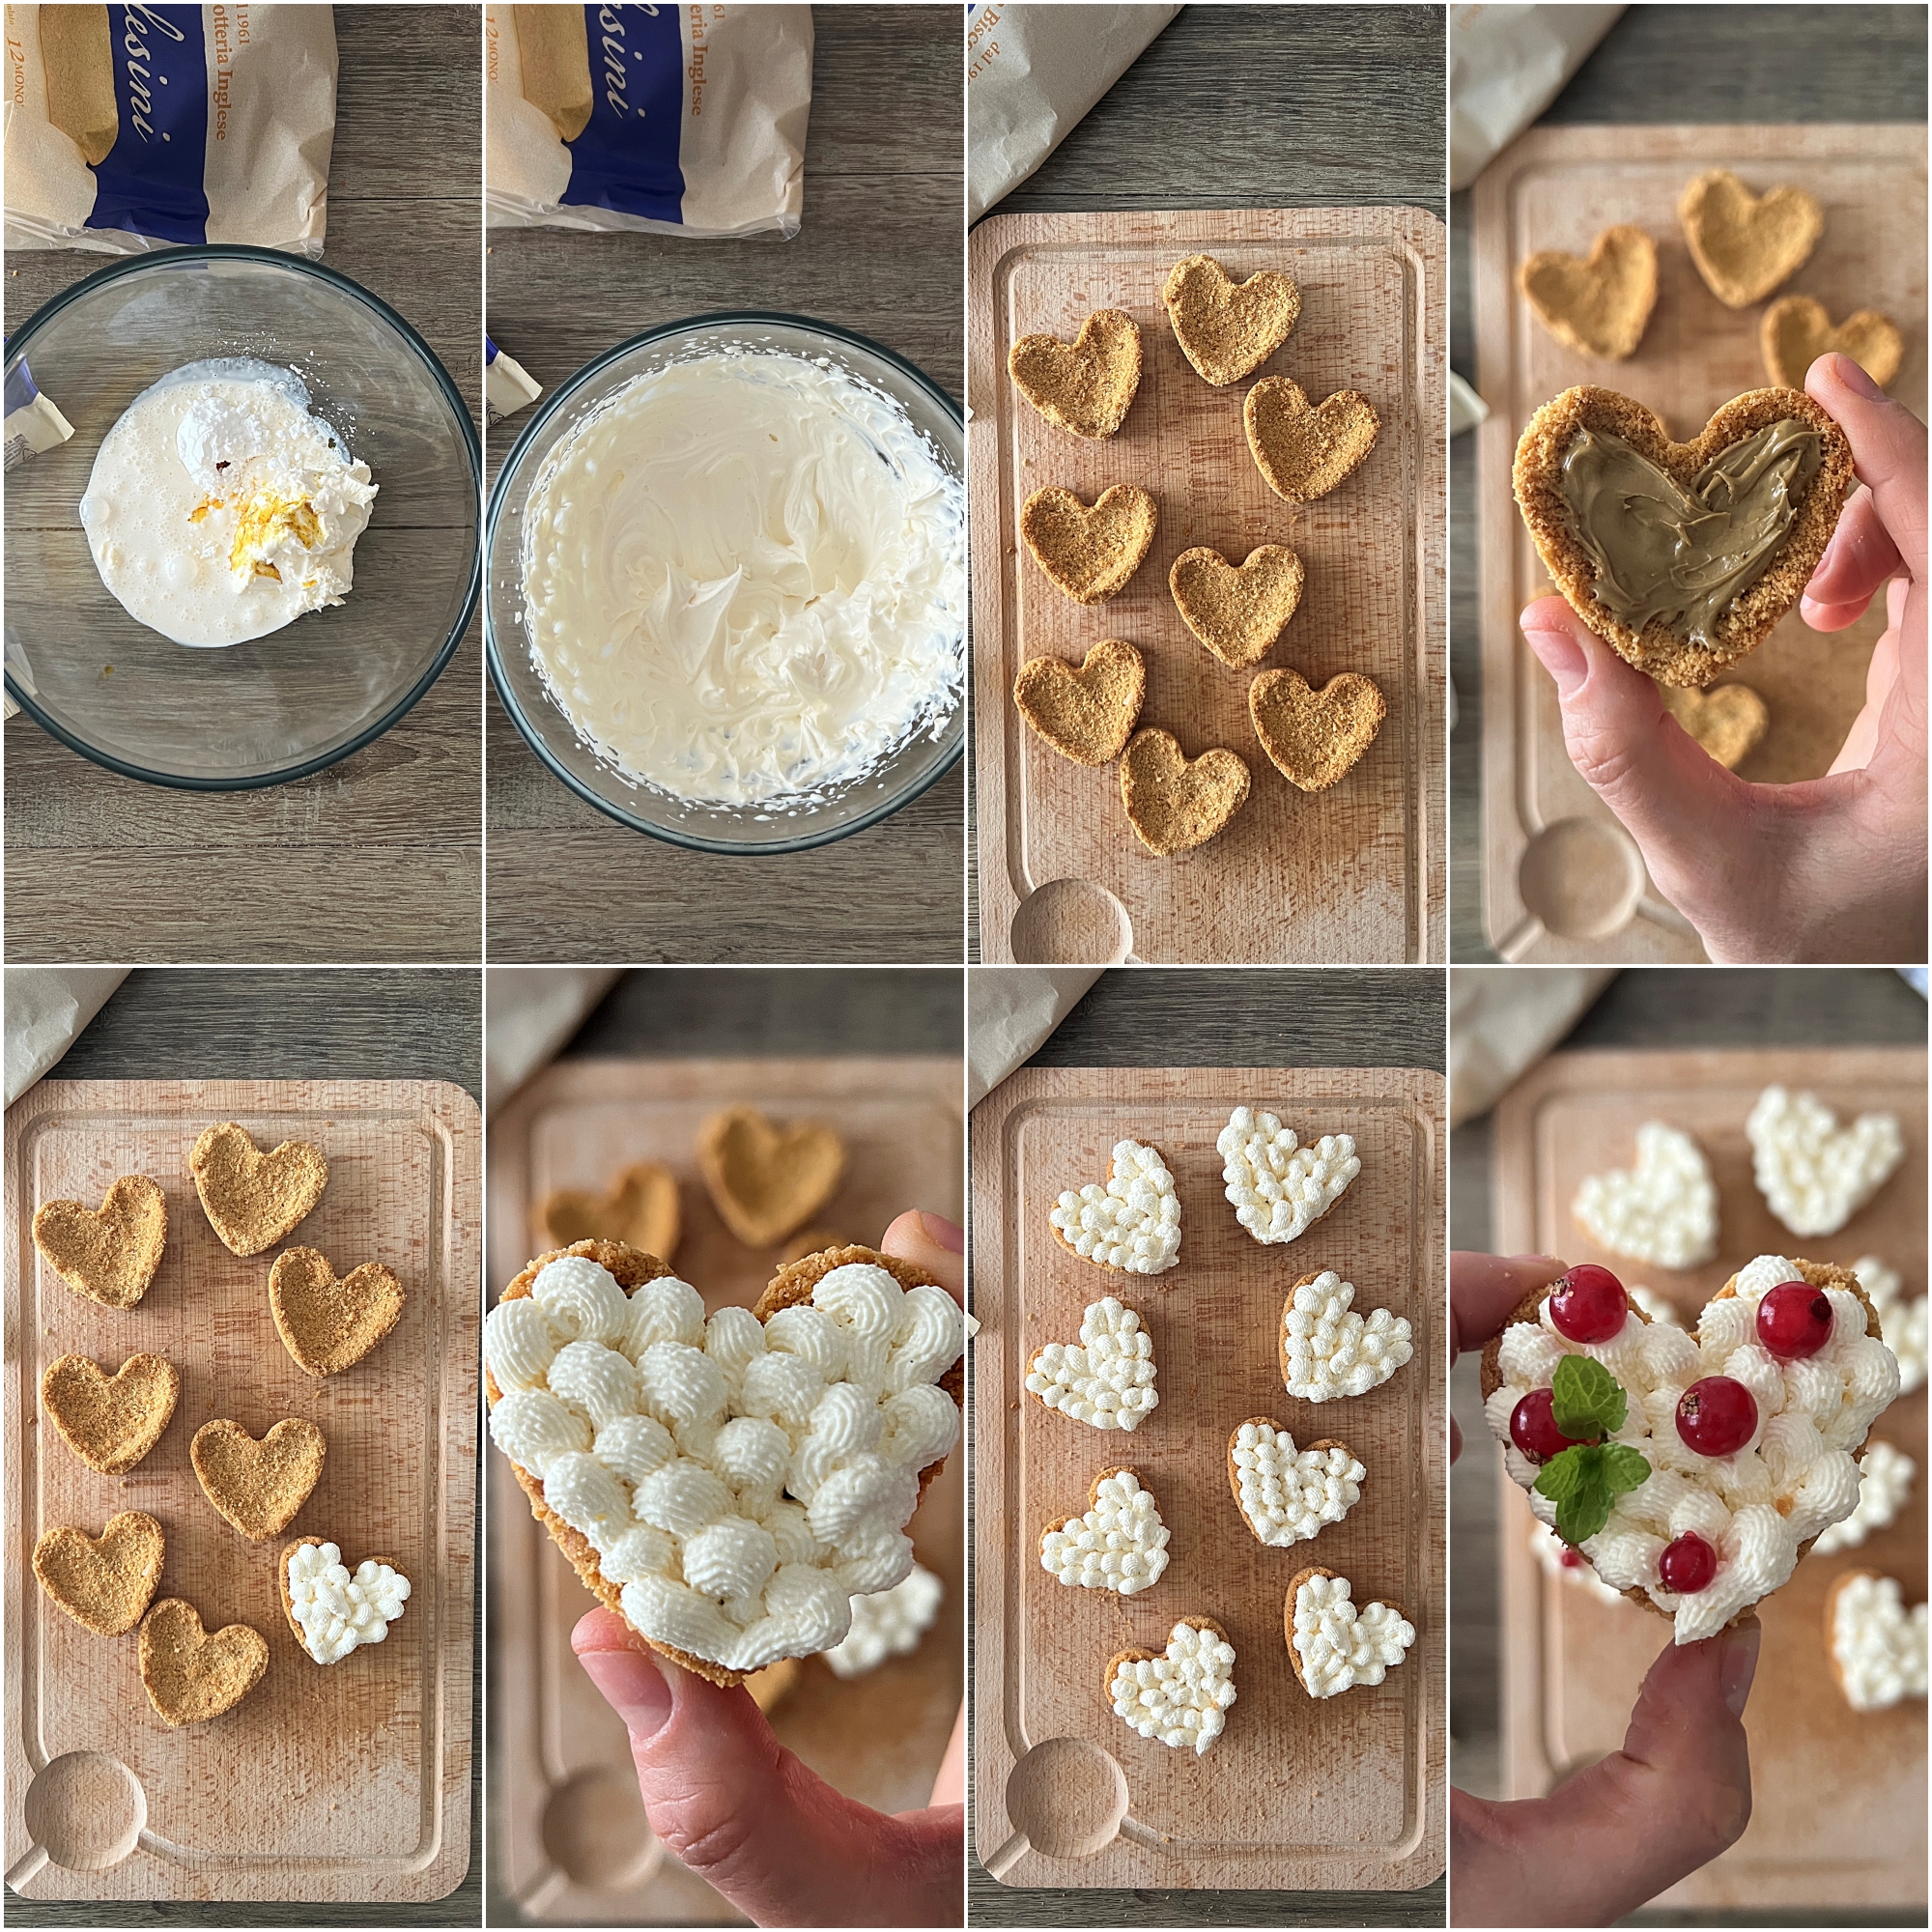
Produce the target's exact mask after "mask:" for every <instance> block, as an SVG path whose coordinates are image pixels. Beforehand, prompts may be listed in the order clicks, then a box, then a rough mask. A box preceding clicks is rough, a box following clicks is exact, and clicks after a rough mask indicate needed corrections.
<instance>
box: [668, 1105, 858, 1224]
mask: <svg viewBox="0 0 1932 1932" xmlns="http://www.w3.org/2000/svg"><path fill="white" fill-rule="evenodd" d="M697 1164H698V1168H699V1170H700V1172H701V1173H702V1174H703V1176H704V1184H705V1186H706V1187H707V1188H708V1189H709V1190H710V1193H711V1199H712V1202H713V1205H714V1206H715V1207H716V1208H717V1209H718V1212H719V1216H720V1218H721V1219H722V1220H723V1221H724V1223H725V1226H726V1227H727V1228H729V1229H730V1231H731V1232H732V1233H733V1234H734V1235H736V1236H737V1237H738V1238H739V1239H740V1240H741V1241H743V1242H744V1243H745V1245H746V1246H747V1247H748V1248H770V1247H776V1246H777V1244H778V1243H779V1242H780V1241H781V1240H783V1239H784V1237H785V1236H787V1235H789V1234H790V1233H791V1232H792V1231H793V1230H794V1229H795V1228H802V1227H803V1226H804V1225H805V1224H806V1222H808V1221H809V1220H810V1219H811V1217H812V1216H813V1215H814V1214H816V1213H817V1212H818V1210H819V1209H820V1208H823V1207H824V1206H825V1204H826V1203H827V1202H828V1201H829V1200H831V1198H832V1194H833V1190H834V1189H835V1188H837V1187H838V1181H839V1179H840V1177H841V1176H842V1175H843V1174H844V1172H845V1143H844V1142H843V1141H842V1140H840V1139H839V1137H838V1135H837V1134H836V1133H834V1132H833V1131H832V1129H831V1128H830V1127H827V1126H821V1125H820V1124H819V1122H816V1121H799V1122H794V1123H792V1124H791V1125H788V1126H783V1127H780V1126H775V1125H774V1124H773V1123H772V1122H770V1121H768V1120H767V1119H766V1118H765V1117H764V1115H763V1114H761V1113H759V1112H758V1110H757V1109H756V1108H755V1107H727V1108H725V1111H724V1112H723V1113H722V1114H714V1115H713V1116H712V1117H711V1118H710V1120H708V1121H706V1122H705V1123H704V1125H703V1127H702V1128H701V1129H700V1130H699V1132H698V1136H697Z"/></svg>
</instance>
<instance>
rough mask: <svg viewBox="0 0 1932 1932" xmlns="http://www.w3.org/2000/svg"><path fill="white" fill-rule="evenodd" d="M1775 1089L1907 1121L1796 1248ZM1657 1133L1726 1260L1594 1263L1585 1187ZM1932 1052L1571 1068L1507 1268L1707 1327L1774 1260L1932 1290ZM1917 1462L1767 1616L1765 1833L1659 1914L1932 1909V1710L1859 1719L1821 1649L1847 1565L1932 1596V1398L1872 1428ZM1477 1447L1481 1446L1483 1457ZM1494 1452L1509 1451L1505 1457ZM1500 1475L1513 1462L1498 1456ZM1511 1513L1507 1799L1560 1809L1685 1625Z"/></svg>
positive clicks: (1600, 1254) (1753, 1710) (1506, 1583)
mask: <svg viewBox="0 0 1932 1932" xmlns="http://www.w3.org/2000/svg"><path fill="white" fill-rule="evenodd" d="M1773 1081H1781V1082H1782V1083H1784V1084H1785V1085H1786V1086H1788V1087H1792V1088H1797V1089H1807V1090H1809V1091H1810V1092H1812V1093H1814V1094H1817V1095H1818V1097H1819V1098H1820V1099H1821V1100H1823V1101H1824V1102H1825V1104H1826V1105H1827V1106H1829V1107H1832V1108H1833V1109H1834V1110H1835V1111H1836V1113H1837V1114H1838V1117H1839V1119H1840V1120H1841V1121H1849V1120H1850V1119H1851V1118H1852V1117H1853V1116H1855V1115H1856V1114H1859V1113H1865V1112H1870V1111H1872V1110H1875V1109H1876V1110H1881V1111H1887V1112H1892V1113H1896V1115H1897V1116H1898V1120H1899V1124H1900V1125H1901V1126H1902V1127H1903V1128H1904V1130H1905V1145H1906V1152H1905V1159H1904V1161H1903V1162H1902V1163H1901V1164H1900V1166H1899V1168H1898V1171H1897V1172H1896V1173H1895V1174H1894V1175H1893V1176H1892V1178H1891V1179H1889V1181H1887V1182H1886V1184H1885V1186H1884V1187H1883V1188H1882V1189H1881V1190H1880V1191H1879V1193H1878V1194H1877V1195H1876V1196H1875V1197H1874V1198H1873V1199H1872V1200H1871V1201H1870V1202H1868V1203H1867V1204H1866V1206H1865V1207H1864V1208H1862V1209H1861V1210H1860V1212H1859V1213H1858V1214H1856V1215H1855V1216H1854V1217H1853V1218H1852V1220H1851V1221H1850V1222H1848V1223H1847V1224H1846V1226H1845V1227H1844V1228H1843V1229H1842V1230H1841V1231H1840V1232H1839V1233H1838V1234H1836V1235H1834V1236H1829V1237H1828V1236H1809V1237H1804V1236H1795V1235H1792V1234H1790V1233H1789V1232H1788V1231H1787V1230H1786V1229H1784V1228H1783V1227H1782V1226H1781V1225H1780V1224H1779V1223H1778V1222H1777V1221H1776V1219H1775V1218H1774V1217H1773V1215H1772V1213H1771V1210H1770V1208H1767V1207H1766V1205H1765V1203H1764V1201H1763V1199H1762V1198H1761V1197H1760V1195H1759V1194H1758V1192H1757V1188H1756V1185H1755V1183H1754V1181H1753V1180H1752V1178H1751V1160H1750V1146H1749V1143H1748V1142H1747V1140H1746V1138H1745V1126H1744V1123H1745V1118H1746V1116H1747V1114H1748V1113H1749V1111H1750V1108H1751V1104H1752V1102H1753V1101H1754V1100H1755V1099H1756V1098H1757V1095H1758V1094H1760V1093H1761V1092H1762V1091H1763V1089H1764V1088H1765V1087H1767V1086H1768V1085H1770V1084H1771V1083H1772V1082H1773ZM1650 1120H1662V1121H1667V1122H1670V1123H1671V1124H1672V1125H1673V1126H1680V1127H1685V1128H1688V1129H1689V1130H1690V1132H1691V1133H1693V1134H1695V1135H1696V1137H1697V1139H1698V1141H1699V1142H1700V1143H1701V1145H1702V1146H1703V1148H1704V1151H1705V1153H1706V1156H1707V1157H1708V1158H1709V1160H1710V1163H1711V1171H1712V1177H1713V1179H1715V1180H1716V1181H1717V1183H1718V1193H1719V1243H1720V1245H1719V1260H1717V1261H1715V1262H1713V1263H1711V1264H1708V1265H1707V1266H1704V1267H1700V1268H1690V1269H1686V1270H1684V1271H1682V1272H1672V1271H1670V1270H1668V1269H1663V1268H1652V1267H1650V1266H1648V1265H1647V1264H1644V1263H1641V1262H1625V1261H1620V1260H1619V1259H1618V1258H1617V1257H1616V1256H1614V1255H1611V1254H1608V1253H1606V1252H1605V1251H1603V1250H1601V1249H1598V1248H1596V1247H1594V1246H1593V1245H1592V1244H1591V1243H1590V1242H1589V1240H1588V1238H1587V1237H1586V1236H1584V1235H1583V1234H1582V1233H1581V1231H1580V1230H1579V1229H1577V1227H1576V1225H1575V1223H1574V1222H1573V1221H1572V1220H1571V1217H1570V1202H1571V1200H1572V1199H1573V1197H1574V1196H1575V1194H1576V1191H1577V1184H1578V1183H1579V1182H1580V1181H1581V1180H1582V1179H1583V1177H1584V1176H1585V1175H1588V1174H1597V1173H1603V1172H1605V1171H1607V1170H1609V1169H1612V1168H1620V1167H1628V1166H1629V1165H1630V1164H1631V1162H1632V1161H1633V1159H1634V1140H1635V1134H1636V1129H1637V1128H1638V1127H1639V1126H1640V1125H1641V1124H1642V1123H1643V1122H1645V1121H1650ZM1925 1155H1926V1126H1925V1055H1924V1053H1923V1052H1922V1051H1919V1052H1916V1053H1914V1052H1902V1051H1900V1050H1898V1049H1896V1048H1890V1047H1888V1048H1885V1049H1883V1050H1877V1049H1871V1048H1854V1049H1832V1050H1830V1051H1826V1050H1822V1049H1811V1048H1805V1049H1800V1050H1795V1051H1794V1050H1784V1051H1749V1052H1711V1053H1694V1052H1683V1053H1679V1052H1667V1053H1559V1054H1554V1055H1552V1056H1551V1057H1550V1058H1549V1059H1548V1060H1547V1061H1545V1062H1544V1064H1543V1065H1541V1066H1539V1067H1538V1068H1537V1069H1536V1070H1535V1071H1534V1072H1533V1073H1531V1074H1530V1075H1529V1076H1528V1078H1527V1079H1525V1080H1524V1081H1522V1082H1521V1084H1520V1085H1519V1086H1518V1087H1516V1088H1515V1089H1514V1090H1513V1091H1512V1092H1511V1093H1510V1094H1508V1096H1507V1097H1506V1098H1505V1099H1504V1100H1503V1102H1502V1104H1501V1106H1500V1107H1499V1108H1498V1109H1497V1114H1496V1127H1495V1167H1494V1176H1495V1179H1494V1186H1495V1234H1496V1246H1497V1250H1498V1252H1500V1253H1503V1254H1527V1253H1539V1254H1554V1255H1561V1256H1563V1257H1564V1258H1565V1259H1566V1260H1575V1261H1601V1262H1603V1263H1604V1264H1605V1265H1606V1266H1608V1267H1610V1268H1612V1269H1613V1270H1615V1272H1616V1273H1617V1274H1618V1275H1619V1276H1620V1277H1621V1278H1622V1279H1623V1280H1625V1281H1626V1282H1640V1283H1641V1284H1642V1285H1643V1286H1645V1287H1647V1288H1653V1289H1655V1290H1656V1291H1657V1292H1658V1293H1661V1294H1663V1295H1665V1296H1667V1297H1668V1298H1669V1299H1670V1300H1671V1301H1672V1302H1674V1303H1675V1304H1676V1306H1677V1309H1678V1311H1679V1313H1680V1315H1682V1316H1683V1317H1684V1318H1685V1321H1686V1325H1687V1326H1694V1324H1695V1321H1696V1316H1697V1311H1698V1310H1699V1309H1701V1308H1702V1306H1703V1305H1704V1303H1705V1302H1706V1301H1707V1300H1708V1299H1709V1298H1710V1297H1711V1295H1712V1294H1714V1293H1716V1292H1717V1291H1718V1290H1719V1288H1721V1287H1722V1286H1723V1285H1724V1283H1725V1281H1727V1280H1728V1279H1729V1278H1730V1276H1731V1275H1733V1274H1735V1273H1736V1272H1737V1270H1738V1268H1739V1267H1741V1266H1742V1265H1744V1264H1745V1263H1747V1262H1748V1261H1749V1260H1750V1259H1751V1258H1752V1257H1753V1256H1755V1255H1760V1254H1782V1255H1786V1256H1790V1255H1793V1253H1794V1251H1795V1252H1796V1254H1797V1255H1798V1256H1800V1257H1803V1258H1804V1259H1805V1260H1811V1261H1833V1262H1842V1263H1846V1264H1850V1263H1852V1262H1855V1261H1857V1260H1859V1259H1860V1258H1861V1257H1862V1256H1864V1255H1867V1254H1876V1255H1877V1256H1878V1257H1879V1258H1880V1259H1881V1260H1882V1261H1884V1262H1887V1263H1888V1264H1889V1265H1891V1266H1892V1267H1894V1268H1896V1269H1898V1270H1899V1271H1900V1272H1901V1273H1902V1274H1903V1276H1904V1277H1905V1287H1906V1293H1909V1294H1914V1295H1918V1294H1923V1293H1925V1208H1926V1199H1925V1192H1926V1164H1925ZM1872 1435H1873V1436H1874V1438H1875V1439H1880V1438H1882V1439H1883V1440H1885V1441H1888V1442H1889V1443H1891V1444H1892V1446H1893V1447H1894V1448H1897V1449H1901V1450H1903V1451H1904V1452H1905V1454H1906V1455H1908V1456H1910V1457H1911V1458H1912V1459H1913V1461H1914V1462H1915V1463H1918V1479H1917V1482H1916V1484H1915V1487H1914V1490H1913V1492H1912V1494H1911V1496H1910V1498H1909V1499H1908V1501H1907V1503H1906V1506H1905V1509H1904V1510H1903V1511H1902V1512H1901V1514H1900V1515H1899V1517H1898V1519H1897V1520H1895V1521H1894V1522H1893V1523H1892V1524H1891V1526H1890V1527H1889V1528H1888V1529H1886V1530H1883V1531H1880V1532H1879V1533H1878V1534H1876V1535H1874V1536H1871V1537H1868V1538H1867V1539H1866V1540H1865V1542H1864V1543H1863V1544H1861V1546H1860V1547H1859V1548H1855V1549H1848V1550H1844V1551H1841V1552H1839V1553H1838V1554H1835V1555H1830V1556H1818V1555H1811V1556H1807V1557H1805V1558H1804V1560H1803V1562H1801V1563H1800V1565H1799V1567H1798V1571H1797V1574H1796V1575H1795V1576H1794V1577H1792V1579H1791V1581H1790V1582H1789V1583H1787V1584H1786V1585H1785V1586H1784V1587H1783V1589H1781V1590H1779V1591H1777V1592H1776V1594H1775V1595H1774V1596H1773V1597H1772V1598H1771V1599H1770V1601H1769V1602H1768V1603H1767V1604H1766V1605H1765V1606H1764V1608H1763V1610H1762V1611H1761V1612H1760V1617H1761V1620H1762V1622H1763V1624H1764V1646H1763V1650H1762V1652H1761V1653H1760V1657H1759V1662H1758V1669H1757V1677H1756V1681H1755V1683H1754V1684H1753V1686H1752V1689H1751V1697H1750V1703H1749V1705H1748V1706H1747V1709H1746V1712H1745V1727H1746V1729H1747V1732H1748V1734H1749V1737H1750V1757H1751V1786H1752V1807H1751V1821H1750V1825H1749V1828H1748V1829H1747V1831H1746V1833H1745V1835H1744V1837H1743V1838H1742V1839H1740V1840H1739V1842H1738V1843H1737V1844H1736V1845H1735V1846H1733V1847H1732V1848H1731V1850H1730V1851H1728V1852H1726V1853H1725V1854H1724V1855H1723V1857H1722V1858H1720V1859H1719V1860H1717V1861H1715V1862H1714V1863H1712V1864H1710V1865H1707V1866H1706V1867H1705V1868H1704V1869H1703V1870H1702V1871H1700V1872H1697V1873H1694V1874H1693V1875H1692V1876H1691V1877H1690V1878H1688V1879H1686V1880H1685V1881H1684V1882H1683V1883H1682V1884H1681V1885H1677V1886H1674V1887H1672V1888H1671V1889H1670V1890H1668V1891H1666V1892H1664V1893H1663V1894H1662V1896H1661V1897H1660V1898H1658V1899H1657V1900H1655V1901H1654V1903H1655V1904H1656V1905H1657V1906H1659V1907H1660V1908H1665V1909H1668V1908H1673V1907H1675V1908H1680V1909H1690V1908H1695V1909H1717V1908H1723V1909H1739V1908H1749V1907H1764V1908H1772V1907H1776V1908H1778V1909H1780V1910H1789V1911H1792V1912H1800V1911H1802V1910H1804V1908H1807V1907H1812V1908H1817V1909H1819V1910H1825V1909H1828V1908H1829V1909H1831V1910H1835V1911H1842V1910H1844V1909H1845V1908H1847V1907H1851V1906H1857V1905H1871V1906H1913V1905H1922V1904H1923V1903H1924V1900H1925V1815H1926V1814H1925V1798H1926V1789H1925V1705H1924V1702H1923V1700H1920V1701H1918V1702H1917V1703H1910V1702H1909V1703H1906V1704H1902V1705H1899V1706H1896V1707H1895V1708H1893V1709H1892V1710H1889V1711H1884V1712H1878V1713H1873V1714H1870V1715H1866V1716H1861V1715H1860V1714H1859V1713H1857V1712H1855V1711H1853V1710H1852V1709H1851V1708H1850V1707H1849V1706H1848V1705H1847V1704H1846V1703H1845V1701H1844V1699H1843V1698H1842V1696H1841V1695H1840V1694H1839V1692H1838V1690H1837V1687H1836V1685H1835V1684H1834V1683H1833V1679H1832V1676H1831V1669H1830V1664H1829V1662H1828V1659H1827V1654H1826V1649H1825V1639H1824V1614H1825V1598H1826V1594H1827V1592H1828V1591H1829V1589H1830V1587H1831V1585H1832V1582H1833V1579H1834V1578H1835V1577H1839V1576H1841V1575H1842V1574H1843V1573H1844V1572H1846V1571H1848V1570H1859V1569H1869V1570H1876V1571H1878V1572H1879V1573H1880V1574H1882V1575H1885V1576H1889V1577H1897V1578H1898V1580H1899V1583H1900V1586H1901V1587H1902V1589H1903V1591H1904V1594H1905V1600H1906V1602H1907V1603H1908V1604H1918V1603H1923V1602H1924V1601H1925V1494H1926V1489H1925V1485H1926V1481H1927V1463H1926V1449H1925V1392H1924V1390H1923V1389H1922V1388H1921V1389H1919V1390H1918V1392H1917V1393H1915V1394H1912V1395H1908V1396H1903V1397H1901V1398H1900V1399H1899V1400H1898V1401H1897V1402H1895V1403H1894V1404H1893V1405H1892V1406H1891V1407H1890V1408H1889V1409H1888V1410H1887V1411H1886V1412H1885V1413H1884V1414H1883V1415H1882V1416H1880V1417H1879V1419H1878V1422H1877V1423H1876V1425H1875V1426H1874V1428H1873V1431H1872ZM1478 1446H1480V1445H1478ZM1491 1453H1492V1454H1493V1453H1494V1452H1493V1451H1492V1452H1491ZM1498 1462H1500V1458H1498ZM1497 1480H1498V1482H1500V1483H1501V1484H1502V1486H1503V1488H1504V1490H1505V1491H1506V1492H1507V1493H1506V1494H1505V1495H1504V1497H1503V1513H1502V1520H1503V1525H1504V1527H1503V1532H1502V1547H1503V1621H1502V1645H1503V1651H1502V1654H1503V1705H1504V1709H1503V1735H1504V1741H1505V1743H1504V1748H1505V1756H1506V1761H1507V1762H1506V1776H1507V1779H1508V1790H1509V1794H1510V1795H1511V1796H1513V1797H1518V1798H1532V1797H1541V1796H1542V1795H1543V1794H1544V1793H1545V1792H1546V1791H1548V1789H1549V1788H1550V1786H1551V1785H1552V1784H1553V1783H1554V1782H1555V1781H1557V1780H1558V1779H1559V1778H1560V1777H1561V1776H1564V1775H1565V1774H1566V1773H1567V1772H1568V1771H1570V1770H1572V1769H1575V1768H1577V1767H1578V1766H1580V1765H1583V1764H1586V1763H1589V1762H1591V1761H1592V1760H1594V1759H1596V1758H1598V1757H1600V1756H1602V1755H1603V1754H1604V1753H1605V1752H1606V1751H1610V1750H1614V1749H1616V1748H1617V1747H1619V1746H1620V1745H1621V1744H1622V1742H1623V1735H1624V1727H1625V1725H1626V1724H1627V1723H1628V1722H1629V1720H1630V1713H1631V1706H1632V1704H1633V1703H1634V1700H1635V1696H1636V1691H1637V1687H1638V1685H1639V1684H1640V1683H1641V1682H1642V1680H1643V1675H1644V1672H1645V1671H1646V1670H1647V1669H1648V1668H1649V1666H1650V1664H1651V1662H1652V1661H1653V1660H1654V1659H1655V1658H1656V1657H1657V1656H1658V1654H1659V1653H1660V1652H1661V1651H1662V1648H1663V1646H1664V1645H1665V1644H1666V1643H1667V1642H1668V1641H1669V1638H1670V1627H1669V1625H1668V1624H1667V1623H1666V1622H1665V1621H1664V1619H1663V1618H1662V1617H1659V1616H1654V1615H1652V1614H1650V1613H1649V1612H1647V1611H1645V1610H1643V1609H1640V1608H1638V1607H1637V1606H1636V1605H1632V1604H1627V1603H1618V1604H1609V1603H1605V1602H1604V1601H1602V1600H1600V1599H1599V1598H1598V1597H1597V1596H1596V1595H1595V1594H1594V1593H1593V1592H1592V1591H1591V1590H1590V1589H1589V1588H1588V1587H1587V1585H1585V1584H1582V1583H1577V1582H1572V1581H1569V1580H1566V1579H1556V1578H1552V1577H1549V1576H1548V1573H1546V1572H1545V1571H1544V1569H1543V1568H1542V1566H1541V1565H1540V1564H1539V1562H1538V1561H1537V1559H1536V1558H1535V1556H1534V1555H1533V1554H1532V1553H1531V1548H1530V1543H1529V1536H1530V1525H1531V1522H1532V1520H1533V1519H1532V1518H1531V1516H1530V1513H1529V1506H1528V1503H1527V1500H1526V1499H1525V1498H1524V1496H1523V1495H1522V1492H1520V1490H1518V1488H1517V1487H1516V1485H1515V1484H1514V1483H1512V1482H1510V1481H1509V1479H1508V1478H1507V1477H1506V1476H1504V1475H1503V1474H1502V1473H1501V1471H1500V1468H1499V1469H1498V1473H1497Z"/></svg>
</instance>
